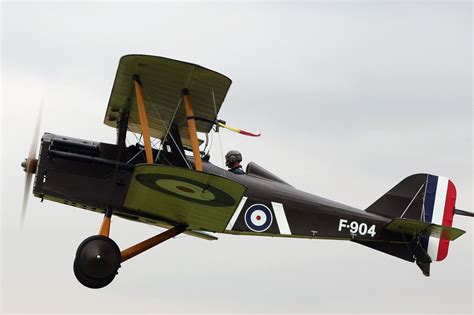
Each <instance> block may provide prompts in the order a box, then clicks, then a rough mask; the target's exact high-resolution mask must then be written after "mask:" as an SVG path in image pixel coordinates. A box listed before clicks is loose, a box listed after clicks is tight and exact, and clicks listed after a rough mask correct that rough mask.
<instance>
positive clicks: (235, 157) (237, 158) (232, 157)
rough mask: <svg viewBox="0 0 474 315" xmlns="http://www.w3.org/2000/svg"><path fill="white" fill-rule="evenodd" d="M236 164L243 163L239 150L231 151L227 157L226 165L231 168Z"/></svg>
mask: <svg viewBox="0 0 474 315" xmlns="http://www.w3.org/2000/svg"><path fill="white" fill-rule="evenodd" d="M235 162H242V154H240V152H239V151H237V150H230V151H229V152H227V154H226V155H225V165H226V166H227V167H230V166H231V165H232V164H234V163H235Z"/></svg>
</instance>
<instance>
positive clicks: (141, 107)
mask: <svg viewBox="0 0 474 315" xmlns="http://www.w3.org/2000/svg"><path fill="white" fill-rule="evenodd" d="M133 83H134V85H135V93H136V96H137V107H138V115H139V116H140V128H141V130H142V133H143V143H144V144H145V154H146V162H147V163H148V164H153V152H152V150H151V140H150V128H149V127H148V117H147V114H146V109H145V101H144V98H143V86H142V83H141V82H140V77H139V76H138V75H136V74H135V75H133Z"/></svg>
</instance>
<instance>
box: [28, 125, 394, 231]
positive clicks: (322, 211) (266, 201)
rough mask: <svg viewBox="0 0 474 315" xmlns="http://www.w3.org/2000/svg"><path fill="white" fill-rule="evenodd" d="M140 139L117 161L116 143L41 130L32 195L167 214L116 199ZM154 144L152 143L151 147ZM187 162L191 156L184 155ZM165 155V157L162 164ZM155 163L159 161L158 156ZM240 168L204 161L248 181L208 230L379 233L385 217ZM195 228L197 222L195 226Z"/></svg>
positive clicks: (142, 217)
mask: <svg viewBox="0 0 474 315" xmlns="http://www.w3.org/2000/svg"><path fill="white" fill-rule="evenodd" d="M140 151H141V148H140V147H139V146H131V147H127V148H126V153H125V158H124V159H123V161H117V160H116V156H117V146H115V145H112V144H105V143H98V142H93V141H87V140H80V139H74V138H69V137H63V136H57V135H52V134H45V135H44V136H43V139H42V145H41V152H40V156H39V163H38V169H37V176H36V179H35V186H34V194H35V195H36V196H37V197H40V198H44V199H49V200H52V201H56V202H61V203H65V204H67V205H72V206H76V207H80V208H84V209H88V210H92V211H97V212H102V211H103V210H104V209H107V208H112V209H114V212H115V213H116V214H118V215H120V216H121V217H124V218H126V219H130V220H134V221H142V222H147V223H151V224H153V223H154V222H156V224H157V225H160V224H162V223H163V222H166V223H169V224H175V223H176V224H181V223H186V222H175V220H173V221H170V220H169V218H167V217H166V216H162V215H161V214H160V213H155V214H153V215H151V214H149V213H148V214H147V213H141V212H137V211H136V210H134V209H127V208H125V207H124V206H123V200H124V198H125V196H126V193H127V189H128V184H129V183H130V177H131V176H132V173H133V169H134V165H137V164H141V163H144V157H143V156H142V155H141V154H140ZM157 153H158V152H157V151H156V152H155V154H157ZM186 158H187V162H188V163H187V164H190V165H193V159H192V158H190V157H188V156H186ZM169 160H172V156H169V157H168V158H167V159H166V161H167V162H166V163H164V164H167V165H169V164H170V161H169ZM158 162H159V163H160V161H158ZM251 164H252V166H253V171H252V168H250V167H249V168H248V170H247V173H246V174H243V175H237V174H234V173H232V172H229V171H227V170H225V169H222V168H219V167H217V166H216V165H214V164H212V163H210V162H203V171H204V172H206V173H209V174H214V175H218V176H220V177H225V178H227V179H230V180H233V181H235V182H238V183H240V184H242V185H243V186H245V187H246V188H247V190H246V192H245V194H244V197H243V198H242V200H241V201H240V202H239V205H238V206H237V208H236V210H235V212H234V213H233V215H232V217H231V218H229V220H228V224H227V226H226V228H225V229H224V230H210V231H209V230H208V231H209V232H219V233H229V234H244V235H260V236H280V237H302V238H328V239H348V240H367V239H369V240H370V239H378V238H379V237H380V235H381V231H382V230H383V227H384V226H385V225H386V224H387V223H388V222H390V219H387V218H385V217H382V216H378V215H375V214H370V213H367V212H365V211H362V210H359V209H356V208H353V207H350V206H347V205H344V204H341V203H338V202H334V201H331V200H328V199H325V198H322V197H318V196H315V195H312V194H309V193H306V192H303V191H301V190H298V189H296V188H294V187H293V186H291V185H289V184H287V183H285V182H284V181H281V180H279V179H278V177H276V176H274V175H273V174H271V173H269V172H267V171H265V170H264V169H263V168H261V167H259V166H258V165H256V164H255V163H251ZM198 228H199V227H198Z"/></svg>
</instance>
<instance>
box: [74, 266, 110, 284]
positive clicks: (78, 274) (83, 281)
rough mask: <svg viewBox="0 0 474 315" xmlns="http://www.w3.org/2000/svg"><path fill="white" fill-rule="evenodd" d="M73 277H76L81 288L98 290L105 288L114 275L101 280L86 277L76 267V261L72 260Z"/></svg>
mask: <svg viewBox="0 0 474 315" xmlns="http://www.w3.org/2000/svg"><path fill="white" fill-rule="evenodd" d="M73 270H74V275H75V276H76V279H77V281H79V282H80V283H81V284H82V285H83V286H85V287H88V288H90V289H100V288H103V287H105V286H107V285H108V284H109V283H111V282H112V280H114V278H115V275H116V274H113V275H112V276H108V277H106V278H103V279H94V278H90V277H88V276H86V275H85V274H84V273H83V272H82V271H81V269H80V268H79V266H78V262H77V259H74V264H73Z"/></svg>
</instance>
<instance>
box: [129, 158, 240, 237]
mask: <svg viewBox="0 0 474 315" xmlns="http://www.w3.org/2000/svg"><path fill="white" fill-rule="evenodd" d="M246 190H247V189H246V187H245V186H243V185H242V184H239V183H237V182H235V181H233V180H230V179H227V178H224V177H221V176H217V175H212V174H208V173H204V172H197V171H193V170H188V169H184V168H179V167H170V166H163V165H149V164H140V165H137V166H136V167H135V170H134V173H133V177H132V181H131V183H130V187H129V190H128V192H127V195H126V197H125V202H124V207H126V208H129V209H134V210H136V211H138V212H139V214H141V215H143V216H145V217H146V215H147V214H150V215H151V216H154V217H160V218H163V220H164V221H168V222H175V223H180V224H186V225H188V227H189V228H190V229H196V230H207V231H213V232H223V231H224V230H225V227H226V225H227V223H228V222H229V220H230V218H231V217H232V214H233V213H234V211H235V209H236V208H237V206H238V204H239V203H240V200H241V199H242V197H243V195H244V193H245V191H246Z"/></svg>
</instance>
